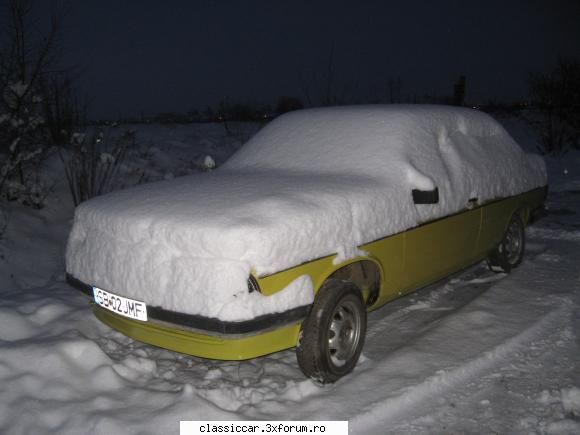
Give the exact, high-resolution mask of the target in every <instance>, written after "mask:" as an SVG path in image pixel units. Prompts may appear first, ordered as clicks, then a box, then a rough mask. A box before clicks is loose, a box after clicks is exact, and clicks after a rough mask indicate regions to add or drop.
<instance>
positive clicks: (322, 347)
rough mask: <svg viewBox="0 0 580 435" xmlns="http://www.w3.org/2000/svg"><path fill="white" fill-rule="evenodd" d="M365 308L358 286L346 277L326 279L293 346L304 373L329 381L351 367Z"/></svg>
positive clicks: (357, 354)
mask: <svg viewBox="0 0 580 435" xmlns="http://www.w3.org/2000/svg"><path fill="white" fill-rule="evenodd" d="M366 328H367V312H366V307H365V304H364V301H363V299H362V296H361V293H360V291H359V289H358V288H357V287H356V286H355V285H354V284H352V283H350V282H348V281H340V280H334V279H330V280H328V281H327V282H326V283H325V284H324V285H323V286H322V288H321V289H320V291H319V292H318V294H317V296H316V299H315V301H314V304H313V305H312V309H311V311H310V313H309V314H308V317H307V318H306V319H305V320H304V322H303V323H302V328H301V330H300V338H299V339H298V344H297V346H296V356H297V359H298V365H299V366H300V368H301V369H302V371H303V372H304V374H305V375H306V376H308V377H309V378H312V379H314V380H316V381H318V382H321V383H324V384H326V383H332V382H335V381H337V380H338V379H340V378H341V377H343V376H344V375H346V374H348V373H349V372H351V371H352V369H353V368H354V367H355V365H356V363H357V361H358V359H359V357H360V354H361V351H362V348H363V345H364V340H365V334H366Z"/></svg>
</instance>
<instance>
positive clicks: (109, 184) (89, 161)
mask: <svg viewBox="0 0 580 435" xmlns="http://www.w3.org/2000/svg"><path fill="white" fill-rule="evenodd" d="M134 144H135V132H134V131H127V132H125V133H124V134H122V135H121V136H119V137H117V138H112V135H110V134H105V132H104V131H103V130H98V131H97V132H95V133H93V134H91V135H90V137H89V136H87V135H86V134H73V135H72V139H71V146H70V149H69V150H66V151H63V150H62V149H61V150H60V158H61V161H62V162H63V165H64V169H65V175H66V179H67V182H68V186H69V190H70V193H71V197H72V200H73V202H74V205H75V206H77V205H79V204H80V203H81V202H83V201H86V200H88V199H91V198H94V197H95V196H99V195H102V194H104V193H107V192H110V191H112V190H114V189H115V188H116V187H117V185H116V184H115V183H116V181H117V176H118V175H119V169H120V168H121V166H122V163H123V161H124V158H125V154H126V151H127V148H128V147H129V146H133V145H134ZM67 151H68V157H67V156H66V155H65V154H66V153H67Z"/></svg>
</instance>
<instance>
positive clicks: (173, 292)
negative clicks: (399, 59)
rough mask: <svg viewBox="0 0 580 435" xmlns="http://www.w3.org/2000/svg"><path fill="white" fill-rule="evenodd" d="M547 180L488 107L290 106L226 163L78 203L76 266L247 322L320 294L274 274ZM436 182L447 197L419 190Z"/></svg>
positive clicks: (170, 304)
mask: <svg viewBox="0 0 580 435" xmlns="http://www.w3.org/2000/svg"><path fill="white" fill-rule="evenodd" d="M545 184H546V170H545V165H544V162H543V160H542V159H541V158H540V157H539V156H535V155H528V154H525V153H524V152H523V151H522V150H521V149H520V147H519V146H518V145H517V144H516V142H515V141H514V140H513V139H512V138H511V137H510V136H509V134H508V133H507V132H506V131H505V130H504V129H503V128H502V127H501V126H500V125H499V124H498V123H497V122H496V121H495V120H493V119H492V118H491V117H489V116H488V115H486V114H484V113H481V112H478V111H474V110H469V109H458V108H451V107H438V106H357V107H338V108H330V109H328V108H327V109H312V110H304V111H297V112H292V113H289V114H287V115H284V116H282V117H280V118H278V119H276V120H275V121H273V122H272V123H270V124H269V125H268V126H267V127H265V128H264V129H263V130H262V131H261V132H259V133H258V134H257V135H256V136H255V137H254V138H253V139H251V140H250V141H249V142H248V143H247V144H246V145H245V146H244V147H242V149H241V150H239V151H238V152H237V153H236V154H235V155H234V156H233V157H232V158H231V159H230V160H229V161H228V162H226V164H225V165H224V166H222V167H221V168H220V169H218V170H216V171H214V172H212V173H204V174H195V175H191V176H186V177H181V178H178V179H175V180H170V181H164V182H158V183H152V184H149V185H146V186H140V187H137V188H133V189H128V190H125V191H121V192H116V193H113V194H109V195H105V196H102V197H99V198H96V199H93V200H91V201H88V202H86V203H83V204H81V205H80V206H79V207H78V208H77V210H76V213H75V221H74V227H73V230H72V232H71V235H70V238H69V242H68V246H67V271H68V272H69V273H70V274H72V275H73V276H75V277H76V278H78V279H80V280H82V281H84V282H86V283H89V284H92V285H96V286H98V287H101V288H104V289H108V290H110V291H112V292H114V293H117V294H120V295H124V296H127V297H130V298H135V299H139V300H143V301H144V302H146V303H147V304H148V305H155V306H161V307H163V308H165V309H169V310H174V311H179V312H185V313H189V314H199V315H203V316H208V317H217V318H219V319H222V320H245V319H249V318H252V317H254V316H256V315H260V314H265V313H267V312H279V311H284V310H287V309H290V308H293V307H296V306H300V305H304V304H308V303H310V302H311V301H312V297H313V293H312V290H313V289H312V284H311V282H310V280H309V279H306V278H305V277H303V278H301V279H299V280H297V281H296V282H294V283H292V284H291V285H290V286H289V288H287V289H284V290H283V291H282V292H280V293H278V294H276V295H275V296H271V297H264V296H261V295H260V294H258V293H255V292H254V293H248V288H247V278H248V276H249V274H250V272H251V271H253V272H254V273H256V274H258V275H260V274H268V273H274V272H276V271H279V270H282V269H285V268H287V267H291V266H293V265H296V264H299V263H301V262H304V261H308V260H312V259H315V258H317V257H321V256H324V255H329V254H333V253H337V252H357V251H356V247H358V246H359V245H361V244H364V243H367V242H370V241H372V240H375V239H377V238H380V237H384V236H387V235H390V234H393V233H396V232H400V231H403V230H405V229H408V228H412V227H414V226H416V225H417V224H418V223H420V222H424V221H427V220H430V219H435V218H438V217H441V216H445V215H447V214H449V213H453V212H457V211H460V210H462V209H464V208H465V207H466V204H467V202H468V200H469V199H470V198H473V197H477V198H479V201H480V202H485V201H489V200H493V199H496V198H500V197H504V196H510V195H515V194H518V193H521V192H524V191H528V190H531V189H533V188H536V187H540V186H544V185H545ZM435 187H437V188H438V189H439V193H440V200H439V203H438V204H434V205H415V204H414V203H413V201H412V197H411V190H412V189H421V190H430V189H433V188H435Z"/></svg>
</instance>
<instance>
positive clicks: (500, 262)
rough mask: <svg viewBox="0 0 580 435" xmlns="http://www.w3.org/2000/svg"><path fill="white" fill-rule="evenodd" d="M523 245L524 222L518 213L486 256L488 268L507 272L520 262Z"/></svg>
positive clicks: (522, 256) (524, 239)
mask: <svg viewBox="0 0 580 435" xmlns="http://www.w3.org/2000/svg"><path fill="white" fill-rule="evenodd" d="M525 245H526V238H525V230H524V223H523V221H522V218H521V217H520V215H519V214H515V215H514V216H513V217H512V219H511V221H510V224H509V225H508V228H507V231H506V233H505V235H504V238H503V240H502V241H501V242H500V244H499V245H498V246H497V247H496V248H495V249H494V250H493V252H492V253H491V254H490V255H489V257H488V258H487V264H488V266H489V268H490V269H491V270H493V271H494V272H503V273H509V272H510V271H511V270H512V269H513V268H515V267H518V266H519V264H520V263H521V262H522V260H523V258H524V250H525Z"/></svg>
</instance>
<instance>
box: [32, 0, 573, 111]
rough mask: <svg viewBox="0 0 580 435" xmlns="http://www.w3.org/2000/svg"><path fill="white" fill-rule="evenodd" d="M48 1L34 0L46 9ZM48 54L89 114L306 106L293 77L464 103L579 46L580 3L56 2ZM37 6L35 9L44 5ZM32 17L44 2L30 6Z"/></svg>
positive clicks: (359, 97)
mask: <svg viewBox="0 0 580 435" xmlns="http://www.w3.org/2000/svg"><path fill="white" fill-rule="evenodd" d="M48 3H49V2H46V3H42V4H41V3H38V4H37V6H40V7H42V8H45V9H47V8H48V7H49V5H48ZM66 9H67V13H66V18H65V21H64V26H63V29H62V33H63V37H62V42H61V53H62V64H63V65H66V66H73V67H74V68H75V69H76V70H79V71H81V73H80V74H79V77H78V80H77V83H78V88H79V91H80V94H81V95H85V96H86V97H87V99H88V101H89V115H90V117H91V118H116V117H139V116H140V115H141V114H142V113H143V114H145V115H146V116H148V115H152V114H155V113H160V112H187V111H189V110H191V109H198V110H203V109H204V108H205V107H207V106H212V107H216V105H217V104H218V102H219V101H221V100H224V99H227V100H228V101H229V102H231V103H252V104H265V105H273V104H275V103H276V101H277V99H278V98H279V97H281V96H293V97H298V98H300V99H302V100H303V101H305V103H307V101H306V100H307V98H306V95H305V92H304V88H305V87H308V88H309V89H310V93H311V94H314V93H317V94H319V95H322V94H326V93H327V91H326V88H327V85H328V80H327V79H326V77H327V75H328V74H327V69H328V64H329V57H330V56H331V52H332V54H333V55H332V58H333V62H332V86H331V88H332V89H331V91H332V93H333V94H335V95H336V96H338V97H341V96H344V101H345V102H350V103H357V102H376V101H384V102H388V101H389V89H388V82H389V80H393V81H395V82H396V81H397V80H398V79H400V81H401V90H400V93H401V97H402V99H403V101H405V99H406V98H412V97H413V96H416V97H423V96H424V95H426V94H429V95H432V96H443V95H451V94H452V92H453V85H454V83H455V82H456V81H457V79H458V78H459V77H460V76H465V77H466V81H467V86H466V101H467V102H468V103H469V104H482V103H486V102H488V101H490V100H495V101H513V100H517V99H525V98H526V97H527V82H526V77H527V76H528V74H529V73H531V72H546V71H549V70H550V69H552V68H553V67H554V66H555V65H556V63H557V61H558V59H559V58H560V57H580V26H578V22H580V3H579V2H575V1H565V0H560V1H555V2H550V3H547V2H542V1H540V0H533V1H526V0H517V1H512V2H509V3H507V4H504V2H500V1H486V2H456V1H446V2H437V3H435V2H429V1H414V2H405V3H403V2H394V1H393V2H375V1H365V2H361V3H357V4H356V5H353V4H350V3H349V2H344V1H323V2H316V4H310V3H309V2H306V1H298V2H290V3H276V4H273V3H272V2H268V1H264V0H253V1H248V2H234V1H210V0H203V1H195V2H192V1H174V2H169V3H159V2H153V1H140V2H136V1H127V2H123V3H122V4H119V3H117V2H114V1H111V0H100V1H96V0H90V1H85V2H83V3H70V4H69V5H68V6H67V8H66ZM45 12H46V11H45ZM43 15H45V14H44V12H43Z"/></svg>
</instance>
